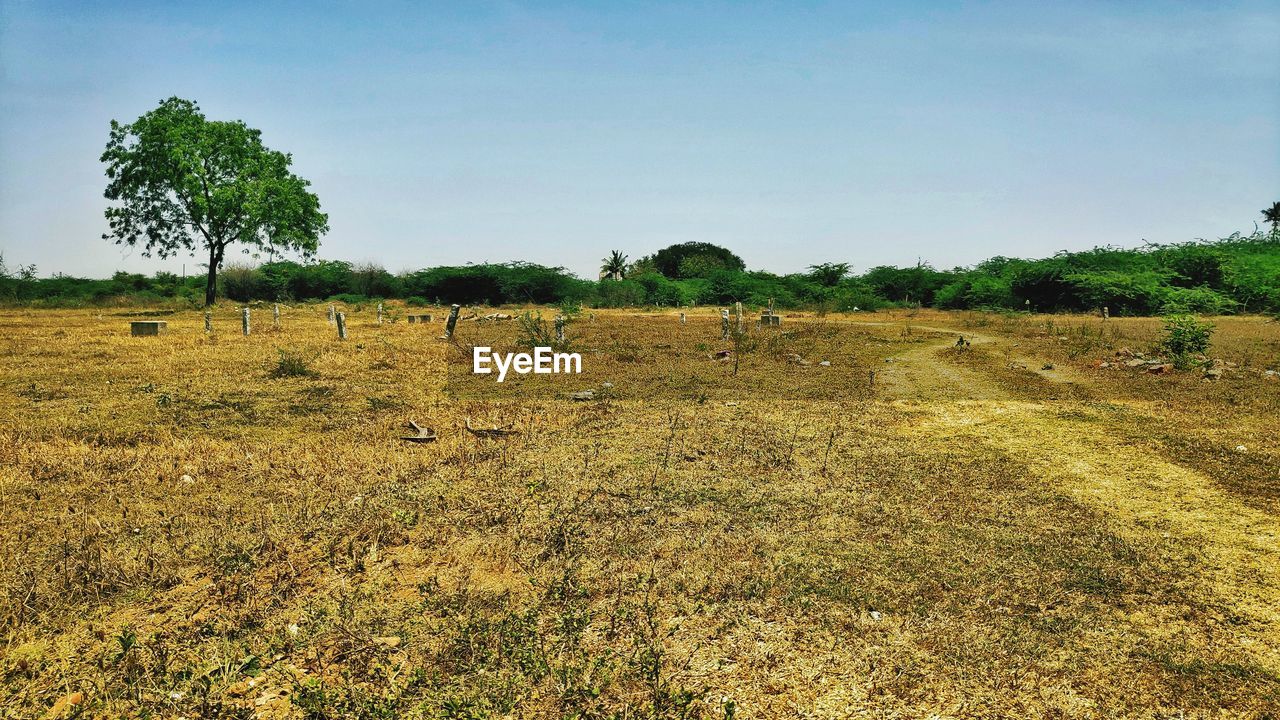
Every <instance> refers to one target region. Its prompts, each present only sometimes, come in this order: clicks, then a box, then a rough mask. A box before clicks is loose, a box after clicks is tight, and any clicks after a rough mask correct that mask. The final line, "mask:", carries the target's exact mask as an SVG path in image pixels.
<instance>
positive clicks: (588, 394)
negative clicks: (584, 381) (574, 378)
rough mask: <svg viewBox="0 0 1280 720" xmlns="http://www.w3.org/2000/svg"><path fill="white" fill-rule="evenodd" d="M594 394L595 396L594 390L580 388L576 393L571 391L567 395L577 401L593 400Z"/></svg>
mask: <svg viewBox="0 0 1280 720" xmlns="http://www.w3.org/2000/svg"><path fill="white" fill-rule="evenodd" d="M595 396H596V391H595V390H580V391H578V392H576V393H572V394H570V395H569V397H570V398H571V399H573V400H577V401H585V400H593V399H595Z"/></svg>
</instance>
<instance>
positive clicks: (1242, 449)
mask: <svg viewBox="0 0 1280 720" xmlns="http://www.w3.org/2000/svg"><path fill="white" fill-rule="evenodd" d="M1236 452H1249V448H1247V447H1245V446H1243V445H1237V446H1236Z"/></svg>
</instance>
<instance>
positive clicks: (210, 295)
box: [204, 244, 222, 307]
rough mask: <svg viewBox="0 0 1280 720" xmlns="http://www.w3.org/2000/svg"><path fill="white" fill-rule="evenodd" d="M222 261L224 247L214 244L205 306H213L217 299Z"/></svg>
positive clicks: (206, 285)
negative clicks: (219, 268)
mask: <svg viewBox="0 0 1280 720" xmlns="http://www.w3.org/2000/svg"><path fill="white" fill-rule="evenodd" d="M221 263H222V247H221V246H219V245H217V244H214V245H211V246H210V247H209V279H208V281H207V282H206V283H205V286H204V306H205V307H212V306H213V301H214V300H216V299H217V290H218V265H220V264H221Z"/></svg>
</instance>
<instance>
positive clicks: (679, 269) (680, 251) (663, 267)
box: [653, 242, 747, 279]
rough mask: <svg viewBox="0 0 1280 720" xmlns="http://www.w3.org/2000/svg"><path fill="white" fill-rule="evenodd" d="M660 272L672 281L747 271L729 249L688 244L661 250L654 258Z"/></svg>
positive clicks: (701, 244)
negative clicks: (733, 271) (714, 272)
mask: <svg viewBox="0 0 1280 720" xmlns="http://www.w3.org/2000/svg"><path fill="white" fill-rule="evenodd" d="M653 265H654V267H655V268H656V269H657V271H658V272H660V273H662V274H663V275H665V276H666V277H669V278H672V279H680V278H694V277H706V276H707V275H709V274H710V273H711V272H712V271H714V270H737V271H741V270H745V269H746V267H747V266H746V263H744V262H742V258H740V257H738V256H737V255H734V254H733V253H732V252H731V251H729V250H728V249H727V248H722V247H720V246H719V245H712V244H711V243H704V242H686V243H679V244H677V245H671V246H668V247H665V248H663V249H661V250H659V251H658V252H657V253H655V254H654V256H653Z"/></svg>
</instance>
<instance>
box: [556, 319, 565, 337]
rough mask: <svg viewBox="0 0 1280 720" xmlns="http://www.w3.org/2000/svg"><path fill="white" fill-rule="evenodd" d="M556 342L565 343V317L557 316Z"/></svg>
mask: <svg viewBox="0 0 1280 720" xmlns="http://www.w3.org/2000/svg"><path fill="white" fill-rule="evenodd" d="M556 342H564V316H563V315H557V316H556Z"/></svg>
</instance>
